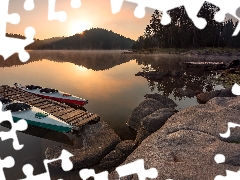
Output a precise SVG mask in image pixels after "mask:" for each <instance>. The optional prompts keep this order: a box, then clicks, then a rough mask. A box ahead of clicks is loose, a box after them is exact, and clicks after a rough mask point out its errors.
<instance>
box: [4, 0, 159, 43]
mask: <svg viewBox="0 0 240 180" xmlns="http://www.w3.org/2000/svg"><path fill="white" fill-rule="evenodd" d="M24 2H25V0H10V5H9V14H10V13H18V14H19V15H20V16H21V21H20V23H19V24H18V25H12V24H10V23H8V25H7V32H9V33H16V34H22V35H24V29H25V28H26V27H27V26H33V27H34V28H35V29H36V35H35V38H38V39H44V38H49V37H56V36H70V35H73V34H75V33H76V31H77V30H81V29H82V30H84V29H85V28H90V27H100V28H105V29H108V30H112V31H113V32H116V33H119V34H122V35H123V36H126V37H129V38H132V39H134V40H136V39H137V38H138V37H139V36H140V35H142V34H143V32H144V29H145V27H146V25H147V24H149V21H150V19H151V14H152V13H153V11H154V10H152V9H146V12H147V13H146V16H145V17H144V18H142V19H138V18H136V17H135V16H134V15H133V12H134V9H135V7H136V4H133V3H128V2H124V4H123V7H122V9H121V11H120V12H119V13H117V14H112V12H111V6H110V0H81V2H82V5H81V7H80V8H79V9H73V8H71V6H70V2H71V0H57V3H56V11H65V12H66V13H67V20H66V21H65V22H63V23H62V22H59V21H57V20H54V21H48V16H47V10H48V0H34V2H35V9H34V10H33V11H25V10H24V8H23V5H24Z"/></svg>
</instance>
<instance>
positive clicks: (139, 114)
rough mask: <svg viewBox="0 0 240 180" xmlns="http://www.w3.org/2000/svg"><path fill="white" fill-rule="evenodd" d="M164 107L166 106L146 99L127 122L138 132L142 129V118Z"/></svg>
mask: <svg viewBox="0 0 240 180" xmlns="http://www.w3.org/2000/svg"><path fill="white" fill-rule="evenodd" d="M164 107H165V105H163V104H162V103H161V102H159V101H157V100H155V99H150V98H148V99H145V100H144V101H143V102H141V103H140V104H139V106H138V107H136V108H135V109H134V110H133V111H132V113H131V115H130V118H129V119H128V121H127V124H128V125H129V126H131V127H132V128H133V129H136V130H138V129H139V128H140V127H141V122H140V120H141V119H142V118H144V117H146V116H147V115H149V114H151V113H153V112H155V111H156V110H158V109H161V108H164Z"/></svg>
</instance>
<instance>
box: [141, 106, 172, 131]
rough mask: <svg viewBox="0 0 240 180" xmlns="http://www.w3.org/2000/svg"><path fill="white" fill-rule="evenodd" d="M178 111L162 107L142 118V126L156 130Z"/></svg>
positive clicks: (149, 129) (148, 129)
mask: <svg viewBox="0 0 240 180" xmlns="http://www.w3.org/2000/svg"><path fill="white" fill-rule="evenodd" d="M175 113H176V110H175V109H170V108H162V109H159V110H157V111H155V112H154V113H152V114H150V115H148V116H146V117H145V118H143V119H142V120H141V125H142V127H143V128H144V129H145V130H147V131H152V132H155V131H157V130H158V129H160V128H161V127H162V126H163V125H164V124H165V122H166V121H167V119H168V118H169V117H171V116H172V115H173V114H175Z"/></svg>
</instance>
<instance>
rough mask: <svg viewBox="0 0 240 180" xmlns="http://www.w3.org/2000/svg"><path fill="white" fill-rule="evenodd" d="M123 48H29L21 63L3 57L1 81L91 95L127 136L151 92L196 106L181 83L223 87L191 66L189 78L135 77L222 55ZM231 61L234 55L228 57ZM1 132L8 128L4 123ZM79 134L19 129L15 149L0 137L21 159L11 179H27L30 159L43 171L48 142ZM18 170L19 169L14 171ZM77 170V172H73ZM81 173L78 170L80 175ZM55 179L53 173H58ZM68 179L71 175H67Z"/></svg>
mask: <svg viewBox="0 0 240 180" xmlns="http://www.w3.org/2000/svg"><path fill="white" fill-rule="evenodd" d="M122 53H123V51H30V55H31V59H30V60H29V61H28V62H27V63H21V62H20V61H19V59H18V57H17V55H14V56H12V57H10V58H9V59H8V60H6V61H3V59H0V77H1V79H0V84H1V85H3V84H7V85H10V86H13V84H14V83H15V82H17V83H21V84H23V85H30V84H33V85H40V86H43V87H51V88H55V89H58V90H61V91H63V92H66V93H70V94H73V95H76V96H79V97H83V98H85V99H88V100H89V104H87V105H86V106H85V108H86V110H88V111H89V112H92V113H96V114H99V116H100V118H101V120H103V121H106V122H107V123H108V124H109V125H110V126H111V127H112V128H113V129H114V130H115V132H116V133H117V134H119V136H120V137H121V139H122V140H125V139H134V138H135V135H136V132H135V131H134V130H133V129H131V128H129V127H128V126H127V125H126V121H127V119H128V118H129V116H130V114H131V112H132V110H133V109H134V108H135V107H136V106H138V104H139V103H140V102H141V101H142V100H143V99H144V95H145V94H147V93H155V92H156V93H161V94H164V95H166V96H168V97H170V98H171V99H173V100H174V101H175V102H176V103H177V105H178V107H177V109H179V110H181V109H184V108H186V107H189V106H192V105H196V104H198V103H197V100H196V98H186V97H181V96H179V95H177V94H176V93H175V90H176V89H177V88H186V89H193V90H195V91H196V90H200V91H210V90H214V89H221V88H222V86H221V84H216V83H214V82H213V76H214V74H194V73H192V72H188V71H186V72H185V73H186V74H187V75H188V78H185V79H179V78H165V79H164V80H161V81H150V80H147V79H145V78H143V77H139V76H135V74H136V73H137V72H139V71H143V70H155V69H158V70H164V71H166V70H181V69H182V66H181V63H182V62H185V61H219V58H218V59H216V58H209V57H207V58H206V57H198V58H196V57H186V56H177V55H131V54H122ZM223 60H225V61H230V59H223ZM0 131H8V128H5V127H3V126H0ZM78 136H79V135H76V134H72V133H65V134H64V133H57V132H53V131H50V130H44V129H40V128H35V127H29V128H28V130H27V131H26V132H23V133H22V132H19V133H18V138H19V141H20V143H22V144H24V148H23V149H22V150H20V151H15V150H14V149H13V148H12V145H11V143H12V141H11V140H6V141H0V147H1V148H0V157H1V159H3V158H5V157H6V156H13V157H14V159H15V161H16V164H15V166H14V167H13V168H11V169H5V170H4V172H5V174H6V177H7V179H20V178H25V176H24V174H23V173H22V170H21V169H22V166H23V165H24V164H26V163H30V164H32V165H33V167H34V168H35V170H34V174H39V173H44V172H45V169H44V167H43V164H42V161H43V159H44V158H45V155H44V151H45V149H46V148H47V147H50V146H55V145H62V144H66V145H71V146H73V147H79V146H80V145H79V144H81V143H80V142H79V140H78ZM13 172H14V173H13ZM59 174H60V175H61V174H62V171H60V170H51V176H52V177H55V178H57V177H58V178H61V176H59ZM73 174H74V173H73ZM77 174H78V173H76V171H75V175H72V179H74V176H77ZM53 179H54V178H53ZM68 179H70V177H69V176H68Z"/></svg>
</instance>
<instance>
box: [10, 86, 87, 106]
mask: <svg viewBox="0 0 240 180" xmlns="http://www.w3.org/2000/svg"><path fill="white" fill-rule="evenodd" d="M14 85H15V87H17V88H19V89H21V90H23V91H26V92H30V93H33V94H35V95H37V96H39V97H42V98H46V99H52V100H55V101H59V102H63V103H68V104H73V105H78V106H84V105H86V104H87V103H88V100H86V99H83V98H79V97H77V96H73V95H71V94H67V93H64V92H61V91H58V90H56V89H52V88H43V87H41V86H34V85H27V86H23V85H21V84H17V83H15V84H14Z"/></svg>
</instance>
